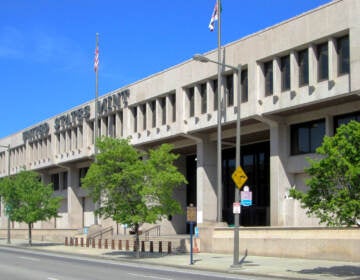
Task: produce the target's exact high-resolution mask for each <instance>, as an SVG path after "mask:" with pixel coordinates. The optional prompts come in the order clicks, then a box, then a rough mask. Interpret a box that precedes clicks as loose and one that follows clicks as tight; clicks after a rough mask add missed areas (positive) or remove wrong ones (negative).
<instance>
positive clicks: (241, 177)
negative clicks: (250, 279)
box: [231, 132, 248, 267]
mask: <svg viewBox="0 0 360 280" xmlns="http://www.w3.org/2000/svg"><path fill="white" fill-rule="evenodd" d="M238 133H240V132H238ZM239 138H240V137H239ZM238 140H240V139H238ZM239 142H240V141H239ZM239 147H240V145H239ZM236 157H237V160H236V162H237V165H238V167H237V168H236V170H235V171H234V173H233V174H232V176H231V177H232V179H233V181H234V183H235V185H236V187H237V188H235V202H234V204H233V213H234V260H233V265H232V266H233V267H237V266H238V265H239V226H240V212H241V204H240V203H239V201H240V199H239V191H240V189H241V188H242V186H243V185H244V184H245V182H246V180H247V179H248V177H247V175H246V174H245V172H244V170H243V169H242V168H241V166H240V149H239V152H237V153H236Z"/></svg>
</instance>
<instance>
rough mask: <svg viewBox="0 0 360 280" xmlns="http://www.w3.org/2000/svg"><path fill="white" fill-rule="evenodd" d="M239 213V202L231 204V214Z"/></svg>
mask: <svg viewBox="0 0 360 280" xmlns="http://www.w3.org/2000/svg"><path fill="white" fill-rule="evenodd" d="M240 212H241V206H240V202H234V203H233V214H240Z"/></svg>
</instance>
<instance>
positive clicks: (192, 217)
mask: <svg viewBox="0 0 360 280" xmlns="http://www.w3.org/2000/svg"><path fill="white" fill-rule="evenodd" d="M196 215H197V211H196V207H195V206H194V205H193V204H192V203H191V204H190V205H189V206H188V207H187V209H186V220H187V222H188V223H189V224H190V264H194V261H193V235H194V224H195V223H196Z"/></svg>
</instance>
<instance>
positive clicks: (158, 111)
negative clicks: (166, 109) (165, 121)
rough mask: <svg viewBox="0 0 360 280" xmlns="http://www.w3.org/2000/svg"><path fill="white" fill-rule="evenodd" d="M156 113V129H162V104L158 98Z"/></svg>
mask: <svg viewBox="0 0 360 280" xmlns="http://www.w3.org/2000/svg"><path fill="white" fill-rule="evenodd" d="M155 111H156V125H155V127H156V128H160V127H161V125H162V124H161V122H162V116H161V104H160V99H159V98H157V99H156V104H155Z"/></svg>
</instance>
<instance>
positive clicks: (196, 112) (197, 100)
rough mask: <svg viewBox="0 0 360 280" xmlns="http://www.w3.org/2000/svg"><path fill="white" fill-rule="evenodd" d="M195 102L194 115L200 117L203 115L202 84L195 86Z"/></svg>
mask: <svg viewBox="0 0 360 280" xmlns="http://www.w3.org/2000/svg"><path fill="white" fill-rule="evenodd" d="M194 104H195V106H194V116H195V117H198V116H200V115H201V95H200V84H197V85H195V86H194Z"/></svg>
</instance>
